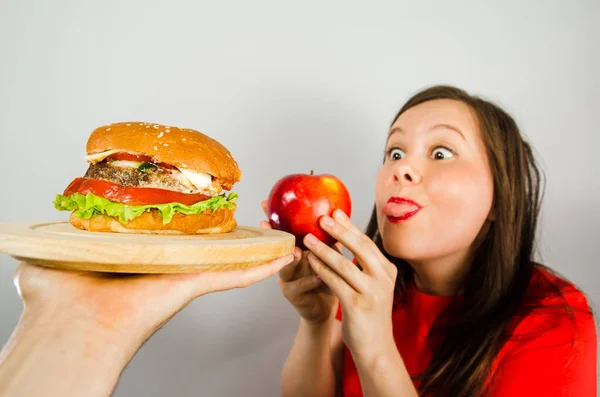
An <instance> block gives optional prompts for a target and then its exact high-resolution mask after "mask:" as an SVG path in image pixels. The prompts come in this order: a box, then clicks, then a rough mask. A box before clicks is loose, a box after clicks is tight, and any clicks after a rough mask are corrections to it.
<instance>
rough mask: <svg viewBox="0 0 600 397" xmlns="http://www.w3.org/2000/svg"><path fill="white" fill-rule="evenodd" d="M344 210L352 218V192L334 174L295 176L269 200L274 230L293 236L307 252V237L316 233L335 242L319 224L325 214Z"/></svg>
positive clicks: (280, 183) (285, 179)
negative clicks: (305, 242)
mask: <svg viewBox="0 0 600 397" xmlns="http://www.w3.org/2000/svg"><path fill="white" fill-rule="evenodd" d="M336 209H340V210H342V211H344V213H346V215H348V217H350V215H351V211H352V201H351V199H350V193H349V192H348V189H347V188H346V186H345V185H344V184H343V183H342V181H341V180H340V179H338V178H337V177H335V176H333V175H331V174H320V175H315V174H314V173H313V172H312V171H311V173H310V174H291V175H286V176H284V177H282V178H281V179H279V180H278V181H277V182H276V183H275V184H274V185H273V187H272V189H271V192H270V193H269V197H268V199H267V216H268V217H269V222H270V224H271V227H272V228H273V229H276V230H282V231H285V232H288V233H291V234H293V235H294V236H295V237H296V245H297V246H298V247H300V248H302V249H303V250H305V249H306V247H305V246H304V243H303V239H304V236H306V235H307V234H308V233H312V234H313V235H315V236H316V237H317V238H318V239H319V240H321V241H323V242H324V243H325V244H327V245H332V244H333V243H335V241H336V240H334V239H333V238H332V237H331V236H330V235H329V234H328V233H327V232H325V231H324V230H323V229H322V228H321V226H320V225H319V219H320V218H321V217H322V216H323V215H329V216H331V215H332V213H333V211H334V210H336Z"/></svg>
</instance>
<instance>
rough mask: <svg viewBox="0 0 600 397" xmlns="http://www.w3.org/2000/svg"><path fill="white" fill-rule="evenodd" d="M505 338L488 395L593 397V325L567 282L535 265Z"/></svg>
mask: <svg viewBox="0 0 600 397" xmlns="http://www.w3.org/2000/svg"><path fill="white" fill-rule="evenodd" d="M505 336H506V339H505V343H504V344H503V346H502V348H501V350H500V351H499V354H498V356H497V357H496V360H495V363H494V366H493V368H494V370H493V374H494V376H493V383H492V385H493V390H494V392H495V393H496V394H494V395H501V396H505V395H506V396H512V395H557V394H556V393H557V392H559V391H560V393H562V394H561V395H569V396H571V395H573V396H575V395H577V396H583V395H586V396H587V395H595V394H596V393H595V382H596V360H597V337H596V324H595V321H594V315H593V312H592V310H591V308H590V305H589V304H588V301H587V298H586V296H585V294H584V293H583V292H582V291H581V290H579V289H578V288H577V287H576V286H575V285H574V284H573V283H571V282H569V281H567V280H566V279H564V278H563V277H560V276H559V275H557V274H556V273H555V272H553V271H552V270H550V269H547V268H545V267H537V266H536V268H535V269H534V272H533V274H532V277H531V280H530V284H529V288H528V290H527V292H526V296H525V299H524V300H523V303H522V305H521V307H520V309H519V310H518V312H517V313H516V315H515V316H514V318H513V319H512V321H511V322H510V323H509V325H508V328H507V329H506V334H505Z"/></svg>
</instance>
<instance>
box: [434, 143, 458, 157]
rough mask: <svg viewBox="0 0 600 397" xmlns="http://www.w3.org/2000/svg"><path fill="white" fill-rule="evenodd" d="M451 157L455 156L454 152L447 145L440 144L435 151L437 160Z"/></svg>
mask: <svg viewBox="0 0 600 397" xmlns="http://www.w3.org/2000/svg"><path fill="white" fill-rule="evenodd" d="M451 157H454V152H452V150H450V149H448V148H446V147H443V146H438V147H436V148H435V150H434V151H433V158H434V159H435V160H445V159H449V158H451Z"/></svg>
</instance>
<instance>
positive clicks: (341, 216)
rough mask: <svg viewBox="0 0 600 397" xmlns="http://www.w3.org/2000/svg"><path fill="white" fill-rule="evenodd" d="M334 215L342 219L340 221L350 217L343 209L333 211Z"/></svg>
mask: <svg viewBox="0 0 600 397" xmlns="http://www.w3.org/2000/svg"><path fill="white" fill-rule="evenodd" d="M333 216H334V217H335V219H337V220H340V221H345V220H346V219H348V217H347V216H346V214H345V213H344V211H342V210H335V211H333Z"/></svg>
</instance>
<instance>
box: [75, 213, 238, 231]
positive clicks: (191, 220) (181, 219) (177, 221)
mask: <svg viewBox="0 0 600 397" xmlns="http://www.w3.org/2000/svg"><path fill="white" fill-rule="evenodd" d="M234 212H235V210H230V209H227V208H219V209H218V210H216V211H215V212H211V211H210V210H208V211H205V212H203V213H201V214H195V215H185V214H181V213H176V214H174V215H173V219H171V222H169V223H167V224H164V225H163V220H162V217H161V216H160V213H159V212H158V210H150V211H148V212H144V213H143V214H142V215H140V216H138V217H136V218H134V219H132V220H130V221H128V222H127V223H121V222H119V220H118V219H117V218H115V217H112V216H108V215H94V216H92V217H91V218H90V219H81V218H78V217H76V216H75V215H74V214H73V213H72V214H71V217H70V218H69V222H71V225H73V226H75V227H76V228H79V229H83V230H89V231H91V232H115V233H146V234H213V233H226V232H229V231H231V230H233V229H235V227H236V226H237V222H236V221H235V218H234V217H233V214H234Z"/></svg>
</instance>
